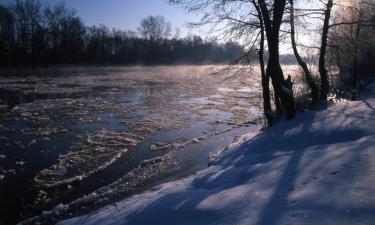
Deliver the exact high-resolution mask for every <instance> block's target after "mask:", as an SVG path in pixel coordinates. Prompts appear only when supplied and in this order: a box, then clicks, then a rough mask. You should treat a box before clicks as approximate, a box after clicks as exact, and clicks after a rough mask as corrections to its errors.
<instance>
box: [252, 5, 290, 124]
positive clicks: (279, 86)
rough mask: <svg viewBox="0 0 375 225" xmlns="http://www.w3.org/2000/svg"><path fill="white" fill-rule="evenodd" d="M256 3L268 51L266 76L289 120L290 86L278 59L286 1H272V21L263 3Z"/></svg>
mask: <svg viewBox="0 0 375 225" xmlns="http://www.w3.org/2000/svg"><path fill="white" fill-rule="evenodd" d="M258 2H259V6H260V9H261V11H262V16H263V21H264V24H265V31H266V35H267V42H268V51H269V60H268V66H267V71H266V75H267V76H269V77H271V79H272V85H273V88H274V91H275V98H280V103H281V106H282V109H283V110H284V111H285V113H286V116H287V118H288V119H291V118H293V117H294V115H295V113H296V110H295V105H294V95H293V91H292V84H291V81H290V82H288V81H287V80H285V79H284V75H283V71H282V69H281V66H280V59H279V33H280V26H281V22H282V18H283V14H284V10H285V3H286V0H277V1H276V0H275V1H274V5H273V6H274V7H273V18H272V20H271V18H270V13H269V10H268V8H267V5H266V3H265V1H264V0H259V1H258ZM277 96H278V97H277ZM275 102H276V101H275Z"/></svg>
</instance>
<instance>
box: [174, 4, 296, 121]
mask: <svg viewBox="0 0 375 225" xmlns="http://www.w3.org/2000/svg"><path fill="white" fill-rule="evenodd" d="M170 2H171V3H175V4H180V5H183V6H184V7H185V9H187V10H188V11H190V12H195V13H201V14H203V16H202V17H201V21H200V22H198V23H195V24H197V25H207V24H211V25H213V26H214V27H215V28H217V29H216V30H214V32H215V34H217V35H219V36H220V35H221V36H223V37H224V38H225V37H232V38H233V37H236V38H239V39H242V40H245V42H246V43H247V45H248V50H249V51H250V50H254V49H259V51H258V53H259V55H261V54H262V55H263V53H264V40H267V47H268V53H269V60H268V65H267V69H266V71H261V72H262V73H263V75H262V78H263V82H262V84H263V91H264V92H263V93H264V97H265V99H264V106H265V109H266V110H267V111H269V110H268V108H270V107H269V106H270V104H269V101H268V99H267V98H268V95H267V92H268V90H267V79H269V78H271V80H272V86H273V89H274V92H275V105H276V109H277V111H278V112H285V113H286V115H287V117H288V118H292V117H293V116H294V115H295V106H294V96H293V92H292V82H291V80H290V78H289V79H285V78H284V75H283V71H282V69H281V66H280V60H279V54H280V53H279V42H280V41H279V36H280V27H281V24H282V22H283V16H284V11H285V4H286V0H281V1H265V0H258V1H242V0H232V1H221V0H213V1H212V0H194V1H188V0H170ZM262 34H263V35H262ZM259 36H260V41H259ZM262 52H263V53H262ZM259 61H260V64H263V63H264V60H263V56H262V57H259ZM262 69H264V65H261V70H262Z"/></svg>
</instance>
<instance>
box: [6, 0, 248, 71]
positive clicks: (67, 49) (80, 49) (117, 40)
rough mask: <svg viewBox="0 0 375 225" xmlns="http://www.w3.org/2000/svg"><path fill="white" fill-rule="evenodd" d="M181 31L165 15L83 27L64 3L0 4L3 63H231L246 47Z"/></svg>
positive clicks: (23, 2) (22, 2) (28, 1)
mask: <svg viewBox="0 0 375 225" xmlns="http://www.w3.org/2000/svg"><path fill="white" fill-rule="evenodd" d="M172 33H173V34H172ZM179 33H180V32H179V30H178V29H176V30H175V31H172V25H171V23H170V22H168V21H166V19H165V18H164V17H163V16H148V17H146V18H144V19H142V21H140V25H139V28H138V30H137V31H131V30H121V29H116V28H113V29H111V28H108V27H107V26H105V25H95V26H85V24H84V23H83V22H82V20H81V18H80V17H79V16H77V15H76V12H75V11H74V10H73V9H70V8H68V7H66V6H65V4H64V3H58V4H56V5H53V6H50V5H48V4H45V3H42V2H40V1H31V0H27V1H16V2H15V4H13V5H8V6H5V5H0V64H1V65H3V66H4V65H50V64H125V65H126V64H132V65H134V64H146V65H150V64H204V63H229V62H234V61H235V60H237V59H238V58H240V56H241V55H243V52H244V49H243V47H242V46H240V45H239V44H238V43H236V42H231V41H228V42H220V41H218V40H216V39H208V38H205V39H204V38H202V37H200V36H197V35H187V36H186V37H181V35H180V34H179Z"/></svg>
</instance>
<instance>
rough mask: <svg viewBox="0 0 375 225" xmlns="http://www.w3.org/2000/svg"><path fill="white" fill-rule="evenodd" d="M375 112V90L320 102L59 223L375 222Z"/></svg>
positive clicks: (174, 224) (261, 223) (68, 224)
mask: <svg viewBox="0 0 375 225" xmlns="http://www.w3.org/2000/svg"><path fill="white" fill-rule="evenodd" d="M374 120H375V98H367V99H362V100H360V101H355V102H340V103H338V104H336V105H335V106H331V107H323V106H321V109H319V110H317V111H311V112H306V113H301V114H299V115H298V117H297V118H296V119H294V120H292V121H284V122H281V123H280V124H278V125H277V126H275V127H273V128H271V129H269V130H267V131H265V132H260V133H258V134H255V135H248V137H247V138H243V139H241V141H240V142H238V143H237V144H233V145H232V146H231V147H230V148H229V150H227V151H226V153H225V154H224V155H222V156H221V157H220V158H217V159H216V160H214V161H213V162H212V165H211V166H210V167H209V168H207V169H205V170H203V171H200V172H199V173H197V174H195V175H192V176H190V177H188V178H186V179H183V180H180V181H176V182H170V183H166V184H162V185H160V186H158V187H156V188H153V189H152V190H150V191H148V192H146V193H143V194H139V195H135V196H132V197H130V198H127V199H125V200H122V201H120V202H117V203H115V204H112V205H109V206H106V207H103V208H101V209H99V210H97V211H95V212H92V213H90V214H87V215H83V216H80V217H76V218H72V219H69V220H65V221H60V222H59V223H58V224H59V225H72V224H85V225H88V224H101V225H103V224H108V225H109V224H116V225H118V224H137V225H142V224H145V225H147V224H164V225H168V224H173V225H176V224H194V225H197V224H246V225H248V224H257V225H266V224H374V221H375V185H374V184H375V164H374V162H375V149H374V146H375V121H374Z"/></svg>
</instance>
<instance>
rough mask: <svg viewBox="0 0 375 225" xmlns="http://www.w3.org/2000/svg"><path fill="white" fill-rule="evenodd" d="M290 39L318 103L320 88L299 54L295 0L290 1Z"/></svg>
mask: <svg viewBox="0 0 375 225" xmlns="http://www.w3.org/2000/svg"><path fill="white" fill-rule="evenodd" d="M289 2H290V27H291V29H290V37H291V43H292V47H293V53H294V56H295V57H296V59H297V62H298V64H299V66H300V67H301V68H302V70H303V73H304V75H305V80H306V82H307V85H308V86H309V88H310V89H311V98H312V101H313V103H316V102H317V101H318V100H319V87H318V85H317V84H316V82H315V80H314V78H313V76H312V74H311V72H310V70H309V68H308V66H307V64H306V62H305V60H303V58H302V57H301V55H300V54H299V52H298V48H297V42H296V37H295V36H296V31H295V8H294V0H290V1H289Z"/></svg>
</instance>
